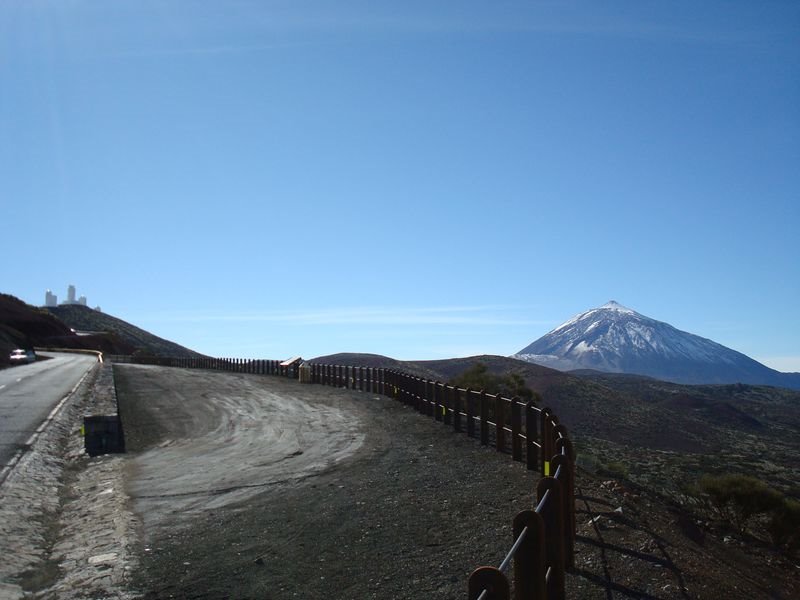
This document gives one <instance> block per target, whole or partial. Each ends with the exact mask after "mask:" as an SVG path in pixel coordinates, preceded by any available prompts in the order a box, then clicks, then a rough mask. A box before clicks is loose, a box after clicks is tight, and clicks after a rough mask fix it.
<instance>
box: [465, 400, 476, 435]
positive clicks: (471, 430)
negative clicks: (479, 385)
mask: <svg viewBox="0 0 800 600" xmlns="http://www.w3.org/2000/svg"><path fill="white" fill-rule="evenodd" d="M464 395H465V396H466V401H465V407H466V411H465V412H466V413H467V436H469V437H475V416H474V413H473V411H472V403H473V398H472V390H471V389H470V388H467V391H466V393H465V394H464Z"/></svg>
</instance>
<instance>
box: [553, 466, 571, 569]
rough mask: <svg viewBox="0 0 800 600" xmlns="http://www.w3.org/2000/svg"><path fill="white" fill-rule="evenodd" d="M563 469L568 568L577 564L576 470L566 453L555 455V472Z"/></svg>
mask: <svg viewBox="0 0 800 600" xmlns="http://www.w3.org/2000/svg"><path fill="white" fill-rule="evenodd" d="M558 469H561V473H560V474H559V477H558V480H559V481H560V482H561V491H562V494H561V499H562V509H561V517H562V519H563V522H564V525H563V527H564V565H565V567H566V568H567V569H572V568H573V567H574V566H575V491H574V490H575V480H574V475H575V471H574V468H573V466H572V461H571V460H570V458H569V456H566V455H565V454H556V455H555V456H554V457H553V472H554V473H556V472H558Z"/></svg>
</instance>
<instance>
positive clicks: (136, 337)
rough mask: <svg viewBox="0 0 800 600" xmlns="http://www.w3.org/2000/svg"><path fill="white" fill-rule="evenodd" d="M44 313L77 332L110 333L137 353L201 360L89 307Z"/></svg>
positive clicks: (55, 308) (66, 306) (73, 306)
mask: <svg viewBox="0 0 800 600" xmlns="http://www.w3.org/2000/svg"><path fill="white" fill-rule="evenodd" d="M46 310H48V311H50V312H51V313H52V314H53V315H55V316H57V317H58V318H59V319H61V320H62V321H63V322H64V323H66V324H67V325H69V326H70V327H71V328H72V329H75V330H76V331H88V332H111V333H113V334H115V335H116V336H119V338H120V339H122V340H124V341H125V343H127V344H128V345H130V346H132V347H133V348H134V349H136V350H139V351H140V352H146V353H148V354H153V355H155V356H178V357H187V358H188V357H192V356H201V355H200V354H199V353H197V352H195V351H194V350H189V349H188V348H185V347H184V346H181V345H180V344H176V343H175V342H170V341H169V340H165V339H164V338H160V337H158V336H157V335H153V334H152V333H149V332H147V331H145V330H144V329H140V328H139V327H136V326H135V325H131V324H130V323H127V322H126V321H123V320H122V319H118V318H116V317H112V316H111V315H108V314H106V313H102V312H100V311H97V310H94V309H91V308H89V307H88V306H81V305H79V304H62V305H61V306H52V307H48V308H47V309H46Z"/></svg>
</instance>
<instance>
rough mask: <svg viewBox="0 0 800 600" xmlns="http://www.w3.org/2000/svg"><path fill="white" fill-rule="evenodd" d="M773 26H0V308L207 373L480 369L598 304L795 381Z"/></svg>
mask: <svg viewBox="0 0 800 600" xmlns="http://www.w3.org/2000/svg"><path fill="white" fill-rule="evenodd" d="M799 30H800V6H798V5H797V4H796V3H793V2H771V3H767V4H763V3H759V4H756V5H754V4H753V3H748V2H725V3H722V2H709V3H703V4H702V5H697V4H696V3H689V2H675V3H669V4H664V3H659V2H635V3H634V2H613V3H606V4H604V5H602V6H601V5H597V4H596V3H591V2H565V3H550V2H516V1H510V2H501V3H491V4H486V3H483V2H475V1H469V0H468V1H460V2H435V3H431V2H413V1H412V2H407V3H403V4H402V5H401V6H398V5H397V4H396V3H389V2H354V1H344V2H340V3H336V5H335V8H334V7H333V5H331V4H329V3H323V2H249V1H239V2H225V3H223V2H217V1H210V2H204V3H201V4H197V3H188V2H185V1H182V0H176V1H173V2H130V1H128V0H122V1H120V2H115V3H113V4H98V3H94V2H88V1H82V0H78V1H76V2H72V3H69V4H64V3H57V2H50V1H35V2H24V3H22V2H8V3H4V4H3V5H2V6H0V73H2V77H3V82H4V85H3V91H2V93H0V198H2V205H3V213H4V219H3V222H4V223H5V224H6V227H5V231H6V236H7V243H6V251H7V257H8V258H7V259H6V260H4V261H2V265H0V283H2V287H3V291H5V292H8V293H11V294H13V295H16V296H18V297H20V298H22V299H23V300H25V301H27V302H29V303H31V304H37V305H41V304H43V303H44V291H45V289H47V288H50V289H52V290H53V291H55V292H56V293H58V295H59V297H60V298H61V297H63V296H64V295H65V293H66V287H67V285H68V284H71V283H74V284H75V285H76V286H77V287H78V293H79V294H85V295H86V296H87V297H88V300H89V305H90V306H94V305H97V304H99V305H101V306H102V307H103V310H104V311H105V312H108V313H110V314H112V315H114V316H117V317H119V318H122V319H124V320H126V321H129V322H131V323H133V324H135V325H137V326H139V327H142V328H144V329H147V330H149V331H151V332H153V333H155V334H157V335H159V336H161V337H164V338H167V339H170V340H173V341H175V342H177V343H180V344H182V345H185V346H187V347H190V348H192V349H195V350H197V351H200V352H203V353H207V354H212V355H235V356H242V357H281V356H288V355H292V354H302V355H305V356H314V355H322V354H329V353H334V352H346V351H352V352H373V353H379V354H386V355H390V356H394V357H396V358H400V359H425V358H444V357H452V356H466V355H473V354H482V353H490V354H502V355H508V354H512V353H513V352H516V351H517V350H518V349H520V348H522V347H524V346H526V345H527V344H529V343H531V342H532V341H533V340H535V339H537V338H538V337H541V336H542V335H543V334H545V333H547V332H548V331H550V330H551V329H553V328H554V327H556V326H558V325H559V324H560V323H562V322H564V321H566V320H567V319H569V318H571V317H572V316H574V315H576V314H578V313H581V312H583V311H585V310H587V309H589V308H591V307H593V306H600V305H601V304H603V303H605V302H607V301H608V300H609V299H612V298H614V299H616V300H618V301H619V302H620V303H622V304H624V305H626V306H628V307H630V308H632V309H634V310H636V311H637V312H640V313H642V314H645V315H648V316H651V317H652V318H654V319H657V320H660V321H664V322H667V323H670V324H672V325H674V326H675V327H677V328H679V329H681V330H684V331H688V332H691V333H694V334H697V335H700V336H703V337H707V338H710V339H712V340H714V341H716V342H719V343H720V344H723V345H725V346H728V347H730V348H733V349H735V350H738V351H739V352H742V353H744V354H747V355H748V356H751V357H752V358H755V359H756V360H759V361H761V362H763V363H765V364H766V365H768V366H771V367H773V368H776V369H778V370H782V371H800V345H799V343H800V342H799V341H800V319H799V318H798V315H797V307H798V306H800V273H798V264H800V261H799V260H798V259H800V251H798V244H797V242H796V235H797V231H798V229H799V228H800V227H799V226H800V214H799V213H800V208H798V207H800V202H798V200H800V199H798V197H797V193H798V192H797V190H798V189H800V188H799V187H798V183H800V182H799V181H798V179H800V175H798V170H797V168H796V165H797V164H798V163H799V162H800V161H798V159H800V141H798V140H800V135H798V134H800V111H798V109H797V107H798V106H800V47H799V46H798V44H797V39H798V33H800V31H799Z"/></svg>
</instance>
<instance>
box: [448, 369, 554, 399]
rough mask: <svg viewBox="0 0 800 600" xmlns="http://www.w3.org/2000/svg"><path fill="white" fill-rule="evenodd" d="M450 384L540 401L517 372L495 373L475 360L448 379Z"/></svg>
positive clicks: (509, 396) (508, 396) (507, 396)
mask: <svg viewBox="0 0 800 600" xmlns="http://www.w3.org/2000/svg"><path fill="white" fill-rule="evenodd" d="M449 383H450V385H455V386H457V387H460V388H471V389H473V390H486V391H487V392H488V393H490V394H500V395H501V396H504V397H506V398H513V397H514V396H518V397H519V398H520V400H522V401H524V402H527V401H529V400H533V401H534V402H535V403H537V404H538V403H540V401H541V397H540V396H539V394H537V393H536V392H534V391H533V390H532V389H531V388H529V387H528V386H527V385H526V384H525V379H524V378H523V377H522V375H520V374H519V373H510V374H508V375H495V374H494V373H490V372H489V369H488V367H487V366H486V365H485V364H483V363H480V362H476V363H475V364H473V365H472V366H471V367H470V368H468V369H467V370H466V371H464V372H463V373H461V375H459V376H458V377H455V378H453V379H451V380H450V382H449Z"/></svg>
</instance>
